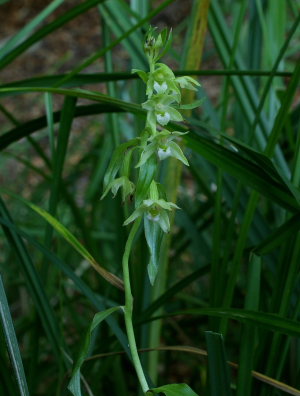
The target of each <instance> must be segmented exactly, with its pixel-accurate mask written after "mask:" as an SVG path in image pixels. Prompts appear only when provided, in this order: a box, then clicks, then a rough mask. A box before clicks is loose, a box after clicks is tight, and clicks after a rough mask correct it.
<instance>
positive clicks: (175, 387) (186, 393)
mask: <svg viewBox="0 0 300 396" xmlns="http://www.w3.org/2000/svg"><path fill="white" fill-rule="evenodd" d="M148 392H149V393H150V392H152V393H153V392H155V393H159V392H162V393H164V394H165V395H166V396H198V395H197V393H195V392H194V391H193V389H191V388H190V387H189V386H188V385H187V384H169V385H163V386H160V387H158V388H153V389H150V390H149V391H148ZM148 392H147V393H148ZM149 396H150V395H149Z"/></svg>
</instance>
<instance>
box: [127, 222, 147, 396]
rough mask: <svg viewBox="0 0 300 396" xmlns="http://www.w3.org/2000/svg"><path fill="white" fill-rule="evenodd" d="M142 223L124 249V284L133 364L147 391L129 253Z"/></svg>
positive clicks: (132, 232) (132, 229) (138, 223)
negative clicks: (137, 336)
mask: <svg viewBox="0 0 300 396" xmlns="http://www.w3.org/2000/svg"><path fill="white" fill-rule="evenodd" d="M140 223H141V218H138V219H137V220H136V221H135V222H134V224H133V226H132V228H131V230H130V233H129V236H128V239H127V242H126V245H125V251H124V256H123V261H122V265H123V277H124V286H125V307H124V313H125V325H126V331H127V337H128V342H129V349H130V353H131V357H132V361H133V365H134V368H135V371H136V373H137V376H138V379H139V381H140V384H141V387H142V389H143V392H144V393H146V392H147V391H148V389H149V386H148V383H147V380H146V378H145V374H144V371H143V368H142V365H141V361H140V358H139V355H138V351H137V346H136V341H135V336H134V330H133V325H132V311H133V297H132V292H131V285H130V274H129V255H130V251H131V247H132V243H133V240H134V237H135V235H136V233H137V230H138V229H139V226H140Z"/></svg>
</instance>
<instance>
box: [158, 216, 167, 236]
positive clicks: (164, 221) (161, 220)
mask: <svg viewBox="0 0 300 396" xmlns="http://www.w3.org/2000/svg"><path fill="white" fill-rule="evenodd" d="M158 224H159V226H160V228H161V229H162V230H163V232H166V233H167V232H169V231H170V220H169V216H168V214H167V212H164V211H163V212H161V213H160V218H159V220H158Z"/></svg>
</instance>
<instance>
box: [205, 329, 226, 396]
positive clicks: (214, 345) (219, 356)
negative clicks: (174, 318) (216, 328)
mask: <svg viewBox="0 0 300 396" xmlns="http://www.w3.org/2000/svg"><path fill="white" fill-rule="evenodd" d="M205 338H206V343H207V355H208V375H209V390H210V392H209V394H210V395H211V396H230V395H231V389H230V381H229V372H228V363H227V359H226V356H225V348H224V344H223V338H222V335H221V334H218V333H213V332H211V331H206V332H205Z"/></svg>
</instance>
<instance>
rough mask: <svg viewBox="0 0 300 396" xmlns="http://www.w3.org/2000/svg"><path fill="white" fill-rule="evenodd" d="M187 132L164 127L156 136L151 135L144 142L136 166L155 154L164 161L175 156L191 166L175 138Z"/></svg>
mask: <svg viewBox="0 0 300 396" xmlns="http://www.w3.org/2000/svg"><path fill="white" fill-rule="evenodd" d="M186 133H187V132H185V133H183V132H178V131H174V132H170V131H168V130H167V129H163V130H162V131H161V132H158V133H156V134H155V135H154V136H150V137H149V138H148V139H147V141H146V142H145V143H144V145H143V146H141V148H142V154H141V157H140V160H139V162H138V164H137V165H136V168H138V167H140V166H142V165H143V164H145V163H146V162H147V160H148V159H149V158H150V157H151V156H152V155H153V154H155V153H156V154H157V156H158V158H159V160H161V161H163V160H164V159H166V158H168V157H174V158H176V159H178V160H179V161H181V162H182V163H184V164H185V165H187V166H189V163H188V160H187V159H186V157H185V155H184V154H183V152H182V150H181V148H180V147H179V145H178V144H177V143H175V142H174V140H175V139H176V138H178V137H180V136H182V135H185V134H186Z"/></svg>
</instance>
